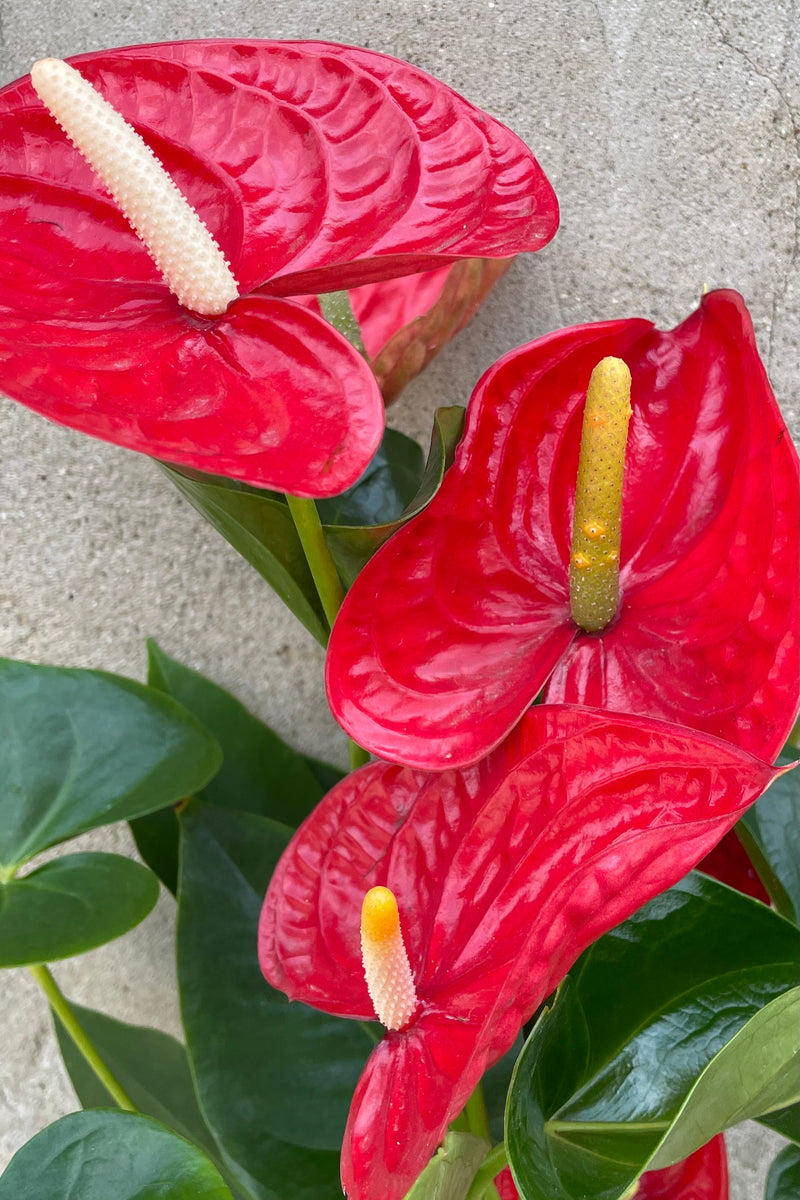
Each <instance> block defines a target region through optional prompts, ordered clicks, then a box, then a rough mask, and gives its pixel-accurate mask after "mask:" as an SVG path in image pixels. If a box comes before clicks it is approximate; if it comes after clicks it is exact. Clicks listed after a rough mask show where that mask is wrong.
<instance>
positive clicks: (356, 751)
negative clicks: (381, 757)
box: [347, 738, 369, 771]
mask: <svg viewBox="0 0 800 1200" xmlns="http://www.w3.org/2000/svg"><path fill="white" fill-rule="evenodd" d="M347 749H348V751H349V753H350V770H351V771H355V770H356V768H357V767H363V766H364V765H365V764H366V763H368V762H369V750H365V749H364V747H363V746H359V744H358V742H354V741H353V739H352V738H348V739H347Z"/></svg>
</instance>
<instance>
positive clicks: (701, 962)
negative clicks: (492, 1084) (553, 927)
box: [506, 875, 797, 1200]
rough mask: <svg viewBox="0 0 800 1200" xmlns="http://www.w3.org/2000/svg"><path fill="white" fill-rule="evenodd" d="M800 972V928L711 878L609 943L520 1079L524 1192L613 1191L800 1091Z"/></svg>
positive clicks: (509, 1129)
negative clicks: (799, 1025) (799, 1070)
mask: <svg viewBox="0 0 800 1200" xmlns="http://www.w3.org/2000/svg"><path fill="white" fill-rule="evenodd" d="M796 978H797V937H796V931H795V930H793V928H792V926H791V925H790V924H789V923H788V922H786V921H784V920H783V919H782V918H781V917H779V916H777V915H776V914H775V913H773V912H772V911H771V910H770V909H768V908H766V907H765V906H764V905H762V904H759V903H758V902H756V901H753V900H751V899H749V898H747V897H745V896H742V895H740V894H739V893H737V892H734V891H732V890H731V889H729V888H726V887H724V886H722V885H720V884H718V883H716V881H714V880H712V879H708V878H706V877H704V876H702V875H695V876H689V877H687V879H686V880H684V881H682V882H681V883H680V884H678V885H677V886H676V887H674V888H672V889H671V890H670V891H668V892H665V893H664V894H663V895H661V896H659V897H657V898H656V899H655V900H652V901H651V902H650V903H649V904H647V905H645V907H644V908H642V909H640V911H639V912H638V913H636V914H635V916H633V917H632V918H630V920H628V921H626V922H625V923H624V924H623V925H621V926H619V927H618V928H617V929H615V930H613V931H612V932H611V933H609V934H606V935H605V936H604V937H603V938H601V939H600V940H599V941H598V942H596V943H595V945H594V946H592V947H591V948H590V949H589V950H588V951H586V953H585V954H584V956H583V957H582V958H581V959H580V960H579V962H578V964H577V965H576V967H575V968H574V969H573V972H572V973H571V975H570V976H569V977H568V979H567V980H566V981H565V983H564V984H563V985H562V987H561V988H560V989H559V992H558V994H557V997H556V1000H555V1002H554V1004H553V1005H552V1007H550V1008H549V1009H547V1010H546V1011H545V1012H544V1013H543V1014H542V1015H541V1017H540V1018H539V1020H538V1021H537V1024H536V1026H535V1028H534V1031H533V1033H532V1034H531V1037H530V1038H529V1040H528V1042H527V1044H526V1046H525V1049H524V1050H523V1053H522V1055H521V1057H520V1060H519V1062H518V1064H517V1068H516V1071H515V1075H514V1079H513V1081H512V1086H511V1091H510V1094H509V1103H508V1109H507V1115H506V1139H507V1146H508V1152H509V1160H510V1163H511V1166H512V1170H513V1171H514V1175H515V1179H516V1181H517V1186H518V1187H519V1189H520V1194H521V1195H522V1196H523V1198H524V1200H540V1198H542V1197H547V1200H566V1198H567V1197H569V1198H575V1197H579V1196H580V1197H582V1198H583V1200H589V1198H598V1200H599V1198H601V1197H602V1198H603V1200H612V1198H616V1197H619V1196H622V1195H623V1193H624V1192H625V1191H626V1190H627V1189H628V1188H629V1187H630V1186H631V1184H632V1183H633V1182H634V1181H635V1180H636V1178H637V1177H638V1175H639V1174H640V1173H641V1171H643V1170H649V1169H653V1168H658V1167H664V1166H668V1165H670V1164H671V1163H674V1162H677V1161H679V1160H680V1159H682V1158H686V1157H688V1155H689V1154H691V1153H692V1152H693V1151H694V1150H696V1149H697V1148H698V1147H699V1146H701V1145H702V1144H703V1143H704V1142H706V1141H708V1140H709V1139H710V1138H711V1137H712V1136H713V1135H714V1134H716V1133H719V1132H720V1131H721V1130H722V1129H723V1128H725V1127H726V1126H727V1125H728V1124H731V1123H734V1122H736V1121H739V1120H743V1119H744V1118H745V1117H747V1116H754V1115H758V1113H759V1112H767V1111H769V1110H771V1109H776V1108H778V1107H780V1106H782V1105H786V1104H787V1103H790V1102H791V1101H793V1100H794V1099H795V1094H796V1088H797V1084H796V1081H795V1079H794V1078H793V1075H794V1073H795V1072H796V1068H794V1067H793V1066H792V1065H791V1060H792V1057H793V1055H796V1053H797V1032H796V1016H795V1015H794V1014H795V1010H796V1004H797V999H796V988H795V986H794V985H795V983H796ZM732 1078H735V1079H736V1080H737V1083H736V1085H735V1086H734V1085H733V1084H732V1083H731V1079H732Z"/></svg>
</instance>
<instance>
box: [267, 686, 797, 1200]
mask: <svg viewBox="0 0 800 1200" xmlns="http://www.w3.org/2000/svg"><path fill="white" fill-rule="evenodd" d="M772 776H773V771H772V769H771V768H770V767H768V766H767V765H766V764H761V763H758V762H757V761H756V760H754V759H752V758H751V757H750V756H749V755H746V754H745V753H744V752H742V751H740V750H737V749H735V748H734V747H732V746H729V745H727V744H725V743H722V742H720V741H718V740H717V739H713V738H706V737H705V736H703V735H700V734H696V733H691V732H690V731H687V730H684V729H679V728H678V727H675V726H667V725H664V724H663V723H661V722H655V721H647V720H644V719H636V718H633V717H627V716H621V715H620V716H617V715H615V714H609V713H601V712H597V711H592V710H588V709H570V708H558V707H548V706H537V707H536V708H534V709H531V710H530V711H529V712H528V713H527V714H526V715H525V718H524V719H523V721H522V722H521V723H520V724H519V726H518V727H517V729H516V730H515V732H514V733H513V734H512V735H511V737H510V738H508V739H507V740H506V742H504V743H503V745H502V746H501V747H500V748H499V749H498V750H497V751H496V752H495V754H493V755H491V756H490V757H489V758H488V759H485V760H483V761H482V762H481V763H479V764H477V765H476V766H475V767H473V768H469V769H467V770H463V771H449V772H445V773H443V774H440V775H430V774H422V773H419V772H416V771H412V770H410V769H408V768H399V767H395V766H391V765H390V764H387V763H372V764H370V765H368V766H366V767H364V768H362V769H361V770H360V771H358V772H356V773H355V774H353V775H350V776H348V778H347V779H345V780H344V781H343V782H342V783H341V784H339V785H338V786H337V787H335V788H334V789H333V791H331V792H330V793H329V794H328V795H327V796H326V797H325V799H324V800H323V801H322V802H321V804H320V805H319V806H318V807H317V808H316V809H315V811H314V813H313V814H312V815H311V817H309V818H308V820H307V821H306V822H305V823H304V825H303V826H302V828H301V829H300V830H299V831H298V833H297V834H296V835H295V837H294V838H293V839H292V842H291V844H290V846H289V849H288V850H287V852H286V854H285V855H284V856H283V858H282V859H281V862H280V864H279V866H278V868H277V870H276V872H275V875H274V876H273V879H272V881H271V883H270V887H269V890H268V893H267V897H266V900H265V904H264V910H263V913H262V917H261V925H260V929H259V957H260V961H261V965H262V969H263V970H264V972H265V974H266V976H267V978H268V979H269V980H270V982H271V983H272V984H273V985H274V986H275V987H280V988H281V989H282V990H283V991H285V992H286V993H287V995H289V996H290V997H291V998H294V999H300V1000H304V1001H306V1002H307V1003H311V1004H314V1005H315V1006H317V1007H319V1008H321V1009H323V1010H324V1011H327V1012H330V1013H334V1014H337V1013H338V1014H342V1015H347V1016H351V1017H356V1018H359V1019H361V1020H368V1019H370V1018H371V1017H372V1015H373V1008H372V1003H371V1001H370V998H369V995H368V992H367V988H366V984H365V981H364V977H363V973H362V970H361V948H360V937H359V928H360V910H361V901H362V899H363V896H364V893H365V892H366V891H367V889H368V888H370V887H373V886H375V885H385V886H387V887H389V888H391V889H392V891H393V892H394V893H395V895H396V896H397V899H398V904H399V908H400V914H401V924H402V926H403V933H404V938H405V944H406V948H407V950H408V954H409V959H410V962H411V967H412V972H413V975H414V980H415V987H416V991H417V995H418V997H419V1010H418V1013H417V1014H416V1015H415V1016H414V1018H413V1019H412V1021H411V1023H410V1024H409V1025H408V1026H407V1027H406V1028H405V1029H403V1030H402V1031H400V1032H394V1033H389V1034H387V1035H386V1037H385V1038H384V1040H383V1041H382V1042H381V1043H380V1044H379V1045H378V1046H377V1047H376V1049H375V1050H374V1051H373V1053H372V1055H371V1057H370V1060H369V1062H368V1064H367V1067H366V1070H365V1072H364V1074H363V1075H362V1077H361V1080H360V1082H359V1084H358V1088H357V1090H356V1093H355V1096H354V1099H353V1104H352V1107H351V1112H350V1119H349V1122H348V1128H347V1131H346V1133H345V1140H344V1144H343V1158H342V1172H343V1175H342V1178H343V1183H344V1186H345V1190H346V1191H347V1194H348V1196H350V1197H351V1200H365V1198H366V1197H372V1196H374V1195H377V1194H379V1195H381V1196H382V1197H383V1200H398V1198H399V1197H402V1196H403V1195H404V1194H405V1191H407V1190H408V1188H409V1187H410V1186H411V1184H412V1183H413V1181H414V1179H415V1178H416V1176H417V1174H418V1173H419V1171H420V1170H422V1168H423V1167H424V1165H425V1163H426V1162H427V1160H428V1158H429V1156H430V1154H431V1153H432V1152H433V1150H434V1149H435V1148H436V1146H437V1145H438V1144H439V1143H440V1141H441V1138H442V1136H443V1134H444V1130H445V1129H446V1127H447V1124H448V1123H449V1121H451V1120H452V1119H453V1118H454V1117H455V1116H456V1115H457V1114H458V1113H459V1112H460V1111H461V1109H462V1108H463V1106H464V1104H465V1103H466V1101H467V1099H468V1098H469V1096H470V1094H471V1092H472V1090H473V1088H474V1086H475V1084H476V1083H477V1081H478V1079H479V1078H480V1077H481V1075H482V1074H483V1072H484V1069H485V1068H486V1067H487V1066H490V1065H491V1064H492V1063H494V1062H496V1061H497V1060H498V1059H499V1058H500V1057H501V1056H502V1055H503V1054H504V1053H505V1052H506V1051H507V1050H508V1049H509V1047H510V1046H511V1044H512V1043H513V1041H514V1039H515V1038H516V1036H517V1033H518V1032H519V1029H520V1027H521V1026H522V1025H523V1024H524V1022H525V1021H526V1020H528V1019H529V1018H530V1016H531V1015H532V1014H533V1012H535V1010H536V1008H537V1006H538V1005H539V1004H540V1002H541V1001H542V1000H543V999H544V998H545V997H546V996H547V995H548V994H549V993H550V992H551V991H552V989H553V988H554V987H555V986H556V984H557V983H558V981H559V980H560V979H561V978H562V977H563V975H564V974H565V973H566V971H567V970H568V969H569V967H570V966H571V965H572V963H573V962H574V960H575V958H576V957H577V955H578V954H579V953H580V952H581V951H582V950H583V949H585V947H586V946H587V945H588V944H589V943H590V942H591V941H593V940H594V939H595V938H596V937H598V936H599V935H600V934H601V933H603V932H604V931H605V930H607V929H608V928H609V927H611V926H613V925H614V924H615V923H616V922H618V921H620V920H622V919H623V918H624V917H626V916H627V915H629V914H630V912H631V911H632V910H633V909H635V908H636V907H638V906H639V905H640V904H642V903H643V902H644V901H646V900H647V899H649V898H650V897H651V896H653V895H654V894H656V893H657V892H659V891H661V890H663V889H664V888H665V887H669V886H670V885H671V884H672V883H674V882H675V881H676V880H677V879H678V878H680V877H681V876H682V875H683V874H685V872H686V871H687V870H688V869H689V868H690V867H691V866H693V865H694V864H695V863H697V862H698V861H699V859H700V858H702V857H703V854H704V853H705V852H706V851H707V850H708V849H709V848H710V846H711V845H712V844H714V843H715V842H716V841H717V840H718V839H719V837H720V836H721V835H722V833H724V832H725V830H726V829H728V828H730V827H731V826H732V825H733V823H734V822H735V820H736V819H737V817H738V815H739V814H740V812H741V811H742V809H743V808H744V807H746V806H747V804H748V803H750V802H752V800H753V799H754V798H755V796H756V795H757V794H758V793H759V792H760V790H761V789H762V788H763V787H764V786H766V785H767V783H768V782H769V780H770V778H772ZM708 886H714V885H713V884H712V883H711V881H708ZM721 890H724V891H725V894H726V895H727V896H731V895H734V893H731V892H730V891H728V890H727V889H721ZM737 898H738V897H737ZM739 899H741V898H739ZM742 903H748V902H746V901H744V900H742ZM754 907H755V905H754ZM758 911H759V912H760V913H762V914H764V915H765V916H766V917H767V918H768V919H770V920H774V921H777V922H778V923H779V924H780V925H781V927H783V926H784V923H783V922H782V921H781V919H780V918H778V917H776V916H775V915H774V914H772V913H771V912H770V911H769V910H768V909H766V908H765V907H764V906H763V905H762V906H758Z"/></svg>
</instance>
